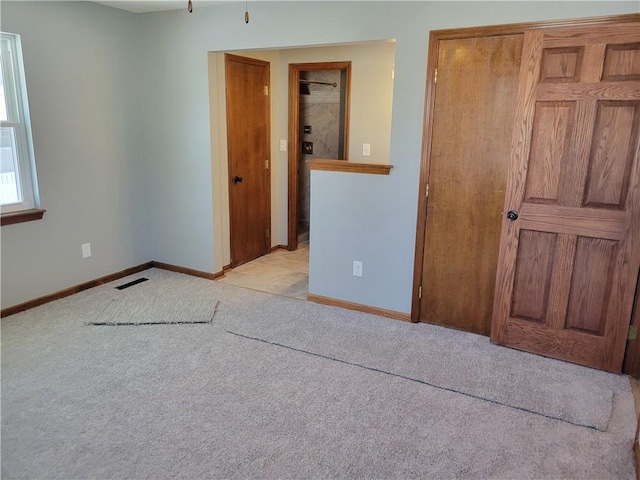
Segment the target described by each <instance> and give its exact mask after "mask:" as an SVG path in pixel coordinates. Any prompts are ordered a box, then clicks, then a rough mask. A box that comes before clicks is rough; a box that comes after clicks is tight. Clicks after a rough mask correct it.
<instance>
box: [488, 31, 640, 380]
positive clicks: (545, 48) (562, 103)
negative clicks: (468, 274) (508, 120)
mask: <svg viewBox="0 0 640 480" xmlns="http://www.w3.org/2000/svg"><path fill="white" fill-rule="evenodd" d="M639 127H640V23H621V24H611V25H591V26H582V27H573V28H554V29H541V30H532V31H529V32H526V33H525V42H524V48H523V55H522V67H521V71H520V85H519V93H518V105H517V109H516V120H515V124H514V133H513V137H512V161H511V167H510V171H509V177H508V180H507V192H506V198H505V207H504V211H505V212H504V213H506V212H507V211H511V212H510V213H511V214H510V215H509V216H510V217H511V218H512V219H509V218H507V216H506V215H505V217H504V219H503V222H502V237H501V244H500V253H499V266H498V273H497V280H496V293H495V301H494V311H493V320H492V330H491V339H492V341H494V342H497V343H499V344H504V345H507V346H511V347H515V348H519V349H523V350H527V351H531V352H535V353H539V354H543V355H547V356H551V357H555V358H559V359H563V360H568V361H571V362H576V363H579V364H583V365H588V366H592V367H596V368H601V369H605V370H609V371H615V372H619V371H620V369H621V367H622V360H623V356H624V348H625V342H626V338H627V330H628V326H629V321H630V318H631V311H632V306H633V301H634V292H635V287H636V280H637V278H638V268H639V266H640V164H639V156H640V154H639ZM516 215H517V218H515V217H516Z"/></svg>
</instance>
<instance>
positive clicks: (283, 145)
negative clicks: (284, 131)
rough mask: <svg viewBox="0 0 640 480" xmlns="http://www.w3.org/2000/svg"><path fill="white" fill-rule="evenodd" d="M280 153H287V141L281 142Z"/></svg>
mask: <svg viewBox="0 0 640 480" xmlns="http://www.w3.org/2000/svg"><path fill="white" fill-rule="evenodd" d="M280 151H281V152H286V151H287V141H286V140H280Z"/></svg>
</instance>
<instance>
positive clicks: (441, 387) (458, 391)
mask: <svg viewBox="0 0 640 480" xmlns="http://www.w3.org/2000/svg"><path fill="white" fill-rule="evenodd" d="M227 333H230V334H231V335H235V336H236V337H241V338H246V339H248V340H254V341H256V342H262V343H266V344H267V345H272V346H274V347H282V348H286V349H288V350H293V351H294V352H299V353H304V354H307V355H311V356H314V357H319V358H324V359H326V360H332V361H334V362H338V363H343V364H345V365H350V366H352V367H358V368H362V369H364V370H369V371H371V372H377V373H382V374H385V375H389V376H391V377H396V378H401V379H403V380H409V381H410V382H415V383H420V384H422V385H427V386H428V387H433V388H437V389H439V390H444V391H446V392H451V393H457V394H459V395H464V396H465V397H469V398H473V399H476V400H482V401H485V402H489V403H493V404H494V405H500V406H501V407H508V408H512V409H514V410H520V411H522V412H526V413H532V414H533V415H538V416H540V417H544V418H548V419H550V420H557V421H559V422H563V423H568V424H569V425H574V426H576V427H583V428H588V429H590V430H595V431H597V432H606V429H605V430H601V429H600V428H598V427H594V426H593V425H585V424H582V423H577V422H572V421H570V420H565V419H563V418H558V417H555V416H553V415H547V414H545V413H540V412H536V411H535V410H529V409H528V408H525V407H519V406H517V405H510V404H508V403H502V402H499V401H497V400H492V399H490V398H485V397H481V396H479V395H474V394H472V393H467V392H463V391H461V390H456V389H455V388H450V387H444V386H442V385H436V384H434V383H430V382H427V381H425V380H420V379H418V378H411V377H407V376H405V375H401V374H398V373H392V372H387V371H386V370H381V369H379V368H375V367H367V366H366V365H360V364H359V363H354V362H349V361H347V360H341V359H339V358H334V357H329V356H327V355H322V354H321V353H314V352H310V351H308V350H302V349H300V348H295V347H291V346H289V345H284V344H282V343H277V342H270V341H269V340H264V339H262V338H257V337H250V336H249V335H243V334H242V333H237V332H232V331H230V330H227Z"/></svg>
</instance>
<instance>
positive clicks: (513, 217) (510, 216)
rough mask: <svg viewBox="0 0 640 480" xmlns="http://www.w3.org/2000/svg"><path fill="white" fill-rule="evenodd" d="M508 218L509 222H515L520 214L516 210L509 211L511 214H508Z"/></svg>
mask: <svg viewBox="0 0 640 480" xmlns="http://www.w3.org/2000/svg"><path fill="white" fill-rule="evenodd" d="M507 218H508V219H509V220H511V221H512V222H513V221H514V220H517V219H518V212H516V211H515V210H509V213H507Z"/></svg>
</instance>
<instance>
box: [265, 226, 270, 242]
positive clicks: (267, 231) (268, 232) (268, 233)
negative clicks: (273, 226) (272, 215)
mask: <svg viewBox="0 0 640 480" xmlns="http://www.w3.org/2000/svg"><path fill="white" fill-rule="evenodd" d="M265 235H266V237H267V240H271V232H270V231H269V229H268V228H267V230H266V231H265Z"/></svg>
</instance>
